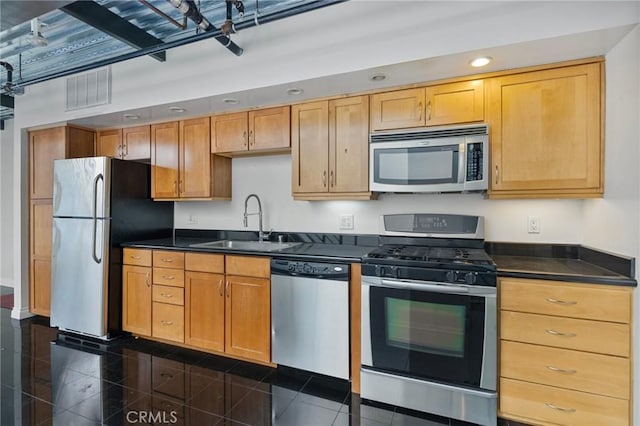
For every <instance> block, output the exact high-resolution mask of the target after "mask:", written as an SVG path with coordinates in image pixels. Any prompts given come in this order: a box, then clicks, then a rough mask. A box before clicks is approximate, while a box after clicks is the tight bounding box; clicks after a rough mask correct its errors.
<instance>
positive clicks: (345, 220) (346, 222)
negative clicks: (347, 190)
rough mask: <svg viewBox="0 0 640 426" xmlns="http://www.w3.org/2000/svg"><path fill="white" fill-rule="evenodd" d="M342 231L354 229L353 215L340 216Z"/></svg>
mask: <svg viewBox="0 0 640 426" xmlns="http://www.w3.org/2000/svg"><path fill="white" fill-rule="evenodd" d="M340 229H343V230H349V229H353V215H352V214H343V215H340Z"/></svg>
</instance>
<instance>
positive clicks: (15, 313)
mask: <svg viewBox="0 0 640 426" xmlns="http://www.w3.org/2000/svg"><path fill="white" fill-rule="evenodd" d="M33 316H35V315H33V314H32V313H31V312H29V308H19V307H17V306H14V307H13V309H12V310H11V318H13V319H17V320H23V319H27V318H31V317H33Z"/></svg>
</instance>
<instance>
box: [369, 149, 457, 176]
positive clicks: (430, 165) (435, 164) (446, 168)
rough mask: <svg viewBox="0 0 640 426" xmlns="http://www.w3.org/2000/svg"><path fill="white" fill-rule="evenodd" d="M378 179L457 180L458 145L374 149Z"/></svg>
mask: <svg viewBox="0 0 640 426" xmlns="http://www.w3.org/2000/svg"><path fill="white" fill-rule="evenodd" d="M374 157H375V158H374V176H375V181H376V182H378V183H386V184H396V185H428V184H435V183H455V182H457V181H458V145H447V146H443V147H442V146H441V147H435V148H433V147H419V148H380V149H375V150H374Z"/></svg>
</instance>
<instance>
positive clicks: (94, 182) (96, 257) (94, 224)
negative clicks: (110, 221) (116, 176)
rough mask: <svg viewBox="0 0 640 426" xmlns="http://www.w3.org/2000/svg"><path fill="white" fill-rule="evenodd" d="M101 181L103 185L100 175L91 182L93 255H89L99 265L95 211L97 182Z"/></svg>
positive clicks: (96, 206)
mask: <svg viewBox="0 0 640 426" xmlns="http://www.w3.org/2000/svg"><path fill="white" fill-rule="evenodd" d="M100 180H102V182H103V184H104V176H103V175H102V173H100V174H98V175H97V176H96V177H95V179H94V180H93V240H92V241H93V243H92V246H93V253H91V256H93V260H94V262H96V263H101V262H102V258H101V257H100V258H98V256H97V253H96V233H97V231H98V216H97V210H98V182H99V181H100Z"/></svg>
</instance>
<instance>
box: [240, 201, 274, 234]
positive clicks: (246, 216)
mask: <svg viewBox="0 0 640 426" xmlns="http://www.w3.org/2000/svg"><path fill="white" fill-rule="evenodd" d="M251 197H254V198H255V199H256V201H257V202H258V211H257V212H256V213H247V205H248V204H249V198H251ZM253 215H258V241H267V240H268V239H269V235H270V234H271V232H269V234H265V233H264V231H262V203H261V202H260V197H258V196H257V195H256V194H249V195H247V198H245V199H244V219H243V223H244V227H245V228H246V227H247V226H248V222H247V218H248V216H253Z"/></svg>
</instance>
